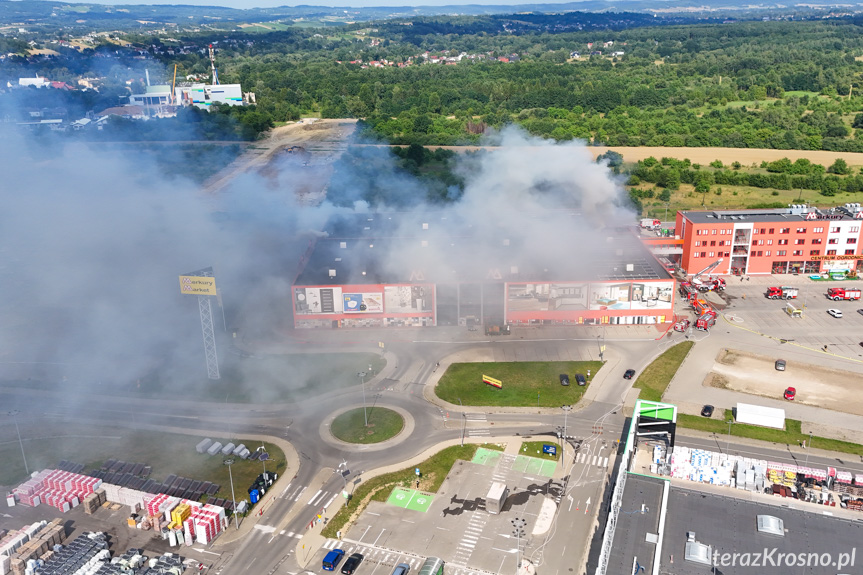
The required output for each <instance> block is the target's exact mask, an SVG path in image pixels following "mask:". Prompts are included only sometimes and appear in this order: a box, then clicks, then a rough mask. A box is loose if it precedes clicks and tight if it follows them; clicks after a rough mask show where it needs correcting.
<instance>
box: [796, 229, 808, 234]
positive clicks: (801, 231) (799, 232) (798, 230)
mask: <svg viewBox="0 0 863 575" xmlns="http://www.w3.org/2000/svg"><path fill="white" fill-rule="evenodd" d="M797 233H798V234H805V233H806V228H797Z"/></svg>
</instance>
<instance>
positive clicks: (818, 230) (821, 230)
mask: <svg viewBox="0 0 863 575" xmlns="http://www.w3.org/2000/svg"><path fill="white" fill-rule="evenodd" d="M812 231H813V232H815V233H816V234H821V233H824V228H812Z"/></svg>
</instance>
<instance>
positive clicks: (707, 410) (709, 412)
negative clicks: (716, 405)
mask: <svg viewBox="0 0 863 575" xmlns="http://www.w3.org/2000/svg"><path fill="white" fill-rule="evenodd" d="M701 415H703V416H704V417H712V416H713V406H712V405H705V406H704V407H702V408H701Z"/></svg>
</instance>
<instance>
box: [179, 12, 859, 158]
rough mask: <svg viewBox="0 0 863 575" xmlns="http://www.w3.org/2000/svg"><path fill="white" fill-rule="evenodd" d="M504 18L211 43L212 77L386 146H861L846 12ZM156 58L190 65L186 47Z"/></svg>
mask: <svg viewBox="0 0 863 575" xmlns="http://www.w3.org/2000/svg"><path fill="white" fill-rule="evenodd" d="M426 20H428V22H426ZM442 20H444V21H442ZM570 20H571V21H575V16H571V17H570V19H569V20H566V21H565V22H569V21H570ZM636 20H637V19H636ZM418 21H422V23H423V24H422V25H420V23H419V22H418ZM512 21H513V17H509V18H508V19H507V18H503V17H457V18H456V17H453V18H451V19H442V18H434V19H414V20H413V21H411V22H410V23H409V24H410V25H407V24H408V23H405V22H398V21H388V22H386V23H384V24H382V25H381V26H380V27H379V28H373V29H369V28H357V29H355V30H353V31H351V30H341V31H339V32H333V31H329V32H325V31H322V30H318V31H317V32H316V33H315V34H311V35H307V34H298V33H296V32H292V31H288V32H275V33H272V34H260V35H257V36H255V38H254V41H253V42H251V43H245V44H244V43H234V44H230V45H226V46H225V47H224V48H223V49H222V50H220V53H219V60H220V62H221V71H220V76H221V78H222V80H223V81H224V82H241V83H242V84H243V86H244V87H248V88H249V89H251V90H253V91H255V92H256V94H257V99H258V109H259V110H260V111H261V112H262V113H265V114H267V115H268V116H270V117H271V118H272V120H273V121H274V122H277V123H278V122H285V121H290V120H294V119H297V118H299V117H302V116H320V117H328V118H338V117H353V118H361V119H362V120H363V121H362V131H363V134H364V135H365V136H366V137H368V138H371V139H379V140H382V141H388V142H391V143H395V144H404V145H409V144H420V145H435V144H449V145H458V144H469V143H476V142H477V141H478V140H479V138H480V137H481V134H483V133H484V132H485V131H487V130H488V129H490V128H500V127H502V126H504V125H507V124H518V125H521V126H522V127H523V128H524V129H526V130H527V131H528V132H530V133H531V134H534V135H537V136H541V137H545V138H552V139H555V140H570V139H574V138H578V139H583V140H586V141H588V142H590V143H592V144H596V145H600V144H603V145H611V146H698V147H716V146H725V147H743V148H746V147H749V148H776V149H802V150H833V151H863V132H861V129H863V116H861V117H858V116H857V113H858V112H860V111H861V108H863V94H860V91H859V90H858V84H859V83H860V79H861V73H863V62H861V58H863V37H861V31H863V28H861V25H860V24H861V21H860V20H856V19H852V18H847V19H834V20H821V21H806V22H796V21H795V22H787V21H778V22H730V23H716V24H691V25H685V26H650V27H645V26H641V25H639V24H638V23H637V22H636V23H635V26H636V27H631V28H630V27H624V28H622V29H620V30H607V29H606V30H602V31H595V30H591V31H588V30H581V31H570V28H569V26H563V28H564V31H562V32H560V33H555V32H549V31H537V30H533V31H523V33H517V34H512V33H507V32H506V30H508V29H511V26H512ZM474 28H475V29H476V30H477V31H476V32H475V33H471V32H470V31H471V30H472V29H474ZM372 30H374V32H373V31H372ZM447 30H450V31H451V32H452V33H446V31H447ZM588 43H592V46H591V47H590V48H588ZM591 52H593V54H591ZM576 54H577V57H576ZM432 57H434V58H435V61H437V62H438V63H432ZM164 60H165V63H166V65H171V64H173V63H179V64H180V65H181V67H182V68H183V69H184V70H193V71H196V70H202V71H205V70H206V62H205V61H204V59H203V56H202V55H199V54H189V55H185V56H183V57H181V58H164Z"/></svg>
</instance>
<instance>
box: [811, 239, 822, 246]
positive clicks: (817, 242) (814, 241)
mask: <svg viewBox="0 0 863 575" xmlns="http://www.w3.org/2000/svg"><path fill="white" fill-rule="evenodd" d="M812 245H813V246H820V245H821V238H815V239H813V240H812Z"/></svg>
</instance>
